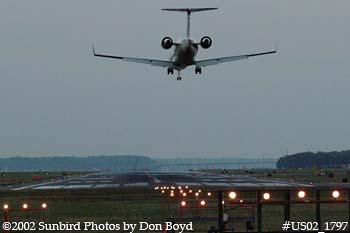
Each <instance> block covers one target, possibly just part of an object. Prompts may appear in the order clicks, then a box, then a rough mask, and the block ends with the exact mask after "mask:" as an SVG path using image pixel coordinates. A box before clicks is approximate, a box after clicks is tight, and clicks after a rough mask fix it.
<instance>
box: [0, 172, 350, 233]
mask: <svg viewBox="0 0 350 233" xmlns="http://www.w3.org/2000/svg"><path fill="white" fill-rule="evenodd" d="M333 172H334V174H336V175H335V176H334V177H333V178H330V177H328V176H325V175H322V176H320V175H319V174H318V173H317V172H315V171H300V170H297V171H295V172H294V171H283V172H282V171H277V172H275V173H274V172H273V171H272V170H264V171H255V172H254V174H251V175H254V176H260V177H261V176H262V177H268V178H269V179H276V178H277V177H279V178H278V179H282V178H283V177H284V178H285V176H287V175H286V174H295V177H298V178H299V179H300V180H301V181H305V182H310V180H315V179H316V178H317V179H319V180H320V182H328V180H329V179H338V176H339V179H340V178H343V176H344V175H345V174H346V171H343V170H339V171H333ZM230 173H242V171H230ZM243 173H245V172H244V171H243ZM268 173H271V174H272V176H267V174H268ZM338 174H341V175H338ZM21 175H22V176H23V177H24V178H23V180H26V179H28V180H30V178H25V175H24V174H21ZM27 175H28V174H27ZM29 176H32V174H30V175H29ZM303 177H305V179H306V180H303ZM284 178H283V179H284ZM322 178H324V180H323V179H322ZM21 179H22V178H21ZM287 179H288V178H287ZM339 179H338V180H339ZM332 182H335V181H334V180H332ZM193 191H195V190H193ZM175 192H176V195H175V197H173V198H171V197H170V195H169V194H170V190H167V191H166V193H165V194H161V192H160V191H155V190H150V189H89V190H35V191H34V190H30V191H16V192H15V191H1V192H0V203H2V204H4V203H7V204H9V206H10V210H9V215H10V220H11V221H35V222H40V221H44V222H47V223H57V222H59V221H62V222H70V223H74V222H78V221H80V222H85V221H93V222H95V223H105V222H109V223H122V222H124V221H125V222H129V223H138V222H140V221H146V222H151V223H163V222H164V221H166V220H167V219H168V218H178V217H180V215H181V211H180V208H179V206H180V205H179V203H180V201H182V200H186V202H187V205H186V208H184V209H183V211H182V213H183V217H185V218H188V219H184V221H189V220H191V219H192V221H194V229H195V231H194V232H207V229H208V228H209V227H210V226H216V225H217V223H216V219H215V218H216V217H217V201H216V193H215V190H202V193H201V194H200V197H199V198H198V201H200V200H202V199H203V200H205V201H206V205H205V207H200V208H198V210H196V208H194V207H195V205H196V204H195V203H196V199H195V197H194V195H189V196H187V197H186V198H180V197H179V193H178V192H179V190H176V191H175ZM207 192H212V196H211V197H208V196H207ZM193 193H194V192H193ZM314 195H315V194H314V192H313V191H310V192H308V193H307V197H306V199H307V200H311V201H312V200H313V199H314ZM347 195H348V193H347V192H342V193H341V197H340V199H344V198H345V199H346V198H347ZM224 196H225V208H226V213H227V214H228V215H229V216H230V217H231V218H232V219H233V220H232V221H230V222H229V223H228V224H227V228H228V229H231V228H234V229H235V230H236V231H237V230H245V229H246V222H247V221H249V220H252V221H253V224H254V226H255V227H256V208H255V207H256V206H255V205H248V204H247V205H241V204H237V203H236V204H232V203H230V202H229V200H228V197H227V193H226V194H225V195H224ZM271 197H272V199H271V200H272V201H279V200H283V192H278V191H275V192H271ZM238 199H242V200H243V201H244V202H243V203H248V201H254V200H255V199H256V195H255V193H254V192H248V191H247V192H238V196H237V200H238ZM321 199H322V200H332V198H331V197H330V192H326V191H325V192H323V193H322V196H321ZM292 200H296V192H294V193H292ZM42 202H45V203H47V204H48V209H47V210H45V211H22V210H21V205H22V204H23V203H28V205H29V208H34V209H40V205H41V203H42ZM266 203H268V202H266ZM348 205H349V204H348V203H343V204H322V207H321V211H322V221H348ZM229 209H231V210H229ZM197 215H200V216H201V217H205V218H196V216H197ZM193 218H196V219H193ZM239 218H241V220H239ZM242 218H243V219H242ZM291 219H292V220H296V221H315V220H316V217H315V204H292V205H291ZM0 222H1V221H0ZM282 223H283V206H282V205H270V204H266V205H263V227H264V230H275V231H278V230H280V229H281V225H282ZM255 229H256V228H255ZM143 232H147V231H143ZM149 232H151V231H149ZM152 232H154V231H152Z"/></svg>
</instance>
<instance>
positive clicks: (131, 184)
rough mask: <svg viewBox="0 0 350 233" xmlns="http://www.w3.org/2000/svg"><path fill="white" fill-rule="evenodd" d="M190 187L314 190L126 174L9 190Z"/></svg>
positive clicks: (203, 176) (230, 179)
mask: <svg viewBox="0 0 350 233" xmlns="http://www.w3.org/2000/svg"><path fill="white" fill-rule="evenodd" d="M186 185H187V186H190V187H203V188H215V189H229V188H231V189H232V188H234V189H252V190H253V189H284V188H285V189H292V188H313V187H314V185H310V184H302V183H291V182H283V181H273V180H263V179H257V178H254V177H250V176H245V175H234V176H232V175H222V174H210V173H197V172H192V173H158V172H151V173H149V172H129V173H103V174H91V175H86V176H82V177H77V178H71V179H66V180H58V181H53V182H48V183H40V184H31V185H23V186H20V187H15V188H12V190H27V189H33V190H54V189H102V188H120V189H123V188H153V187H156V186H186Z"/></svg>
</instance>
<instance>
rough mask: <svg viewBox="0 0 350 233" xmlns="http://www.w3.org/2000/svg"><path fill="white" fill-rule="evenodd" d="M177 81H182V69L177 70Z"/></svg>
mask: <svg viewBox="0 0 350 233" xmlns="http://www.w3.org/2000/svg"><path fill="white" fill-rule="evenodd" d="M176 80H177V81H181V75H180V70H178V71H177V79H176Z"/></svg>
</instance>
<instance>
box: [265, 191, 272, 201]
mask: <svg viewBox="0 0 350 233" xmlns="http://www.w3.org/2000/svg"><path fill="white" fill-rule="evenodd" d="M263 198H264V200H266V201H267V200H270V198H271V194H270V193H264V194H263Z"/></svg>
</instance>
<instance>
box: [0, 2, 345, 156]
mask: <svg viewBox="0 0 350 233" xmlns="http://www.w3.org/2000/svg"><path fill="white" fill-rule="evenodd" d="M163 7H219V10H218V11H211V12H204V13H196V14H194V15H193V20H192V37H193V38H195V39H197V40H199V39H200V38H201V37H202V36H205V35H208V36H210V37H211V38H212V39H213V46H212V48H210V49H208V50H205V51H204V50H200V51H199V53H198V58H202V59H203V58H212V57H218V56H229V55H239V54H245V53H256V52H262V51H266V50H271V49H273V48H274V46H275V43H276V41H277V40H278V41H279V51H278V54H277V55H269V56H262V57H256V58H251V59H248V60H242V61H237V62H233V63H225V64H221V65H218V66H212V67H206V68H203V74H202V75H201V76H196V75H194V68H193V67H189V68H188V69H186V70H185V71H184V72H183V73H182V76H183V81H182V82H178V81H176V76H168V75H167V74H166V69H162V68H159V67H152V66H148V65H143V64H135V63H125V62H122V61H118V60H112V59H103V58H96V57H93V56H92V51H91V43H92V41H93V42H94V44H95V47H96V50H97V51H98V52H100V53H108V54H115V55H122V56H136V57H146V58H159V59H168V58H169V57H170V51H168V50H163V49H162V48H161V47H160V41H161V39H162V38H163V37H164V36H171V37H172V38H174V39H175V40H177V39H178V38H180V37H183V36H184V35H185V31H186V18H185V15H184V14H182V13H168V12H162V11H160V9H161V8H163ZM349 12H350V1H348V0H343V1H341V0H336V1H329V0H310V1H303V0H289V1H281V0H256V1H247V0H235V1H232V0H221V1H213V0H210V1H209V0H204V1H198V0H188V1H175V0H172V1H170V0H149V1H142V0H138V1H136V0H128V1H118V0H108V1H107V0H102V1H97V0H95V1H91V0H89V1H88V0H73V1H72V0H59V1H58V0H57V1H54V0H51V1H48V0H28V1H27V0H1V1H0V32H1V33H0V51H1V52H0V72H1V73H0V155H1V156H13V155H28V156H29V155H40V156H43V155H48V156H51V155H71V154H75V155H95V154H143V155H150V156H154V157H167V158H172V157H185V156H196V157H209V156H218V157H226V156H234V157H259V156H262V155H265V157H279V156H280V155H281V154H285V153H286V152H287V151H288V152H289V153H296V152H302V151H321V150H322V151H331V150H345V149H349V148H350V140H349V138H350V123H349V120H350V104H349V103H350V91H349V90H350V89H349V87H350V59H349V54H350V46H349V42H350V29H349V22H350V14H349Z"/></svg>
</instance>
